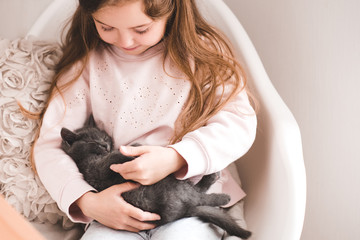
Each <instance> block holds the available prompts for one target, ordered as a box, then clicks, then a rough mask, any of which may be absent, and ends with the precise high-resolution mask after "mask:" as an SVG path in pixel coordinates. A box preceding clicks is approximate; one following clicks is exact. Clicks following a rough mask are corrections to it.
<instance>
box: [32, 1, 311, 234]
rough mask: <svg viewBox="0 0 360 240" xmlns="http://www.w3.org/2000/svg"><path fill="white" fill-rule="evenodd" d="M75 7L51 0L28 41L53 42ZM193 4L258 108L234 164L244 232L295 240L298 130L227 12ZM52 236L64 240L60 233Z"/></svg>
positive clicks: (299, 207) (299, 221)
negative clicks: (253, 133) (221, 41)
mask: <svg viewBox="0 0 360 240" xmlns="http://www.w3.org/2000/svg"><path fill="white" fill-rule="evenodd" d="M77 2H78V1H77V0H54V1H53V2H52V3H51V4H50V6H49V7H48V8H47V9H46V10H45V11H44V12H43V14H42V15H41V16H40V17H39V18H38V20H37V21H36V22H35V24H34V25H33V27H32V28H31V29H30V31H29V33H28V35H34V36H37V37H40V38H41V39H43V40H58V39H59V38H60V30H61V28H62V26H63V25H64V20H66V19H67V17H68V16H70V15H72V13H73V11H74V9H75V7H76V5H77ZM197 2H198V5H199V8H200V9H201V12H202V13H203V15H204V17H205V18H206V19H208V20H209V21H210V23H213V25H215V26H217V27H218V28H219V29H221V30H222V31H223V32H224V33H225V34H226V35H227V36H228V37H229V39H230V41H231V42H232V44H233V46H234V49H235V52H236V54H237V57H238V59H239V60H240V62H241V63H242V65H243V67H244V69H245V71H246V74H247V78H248V81H249V85H250V87H251V89H252V90H253V91H254V93H255V96H256V98H257V99H258V101H259V103H260V112H259V115H258V133H257V137H256V140H255V143H254V145H253V147H252V148H251V149H250V151H249V152H248V153H247V154H246V155H245V156H244V157H243V158H241V159H239V160H238V161H237V163H236V166H237V169H238V172H239V175H240V177H241V180H242V186H243V188H244V190H245V191H246V193H247V197H246V200H245V216H246V221H247V224H248V229H249V230H251V231H252V232H253V236H252V238H251V239H254V240H269V239H276V240H299V239H300V235H301V231H302V226H303V220H304V214H305V202H306V176H305V168H304V161H303V154H302V144H301V136H300V131H299V127H298V125H297V123H296V121H295V119H294V117H293V115H292V114H291V112H290V111H289V109H288V108H287V106H286V105H285V103H284V102H283V101H282V99H281V97H280V96H279V95H278V93H277V92H276V90H275V88H274V87H273V85H272V83H271V81H270V79H269V77H268V75H267V74H266V72H265V69H264V67H263V65H262V63H261V60H260V58H259V56H258V54H257V52H256V50H255V48H254V46H253V44H252V42H251V40H250V39H249V37H248V35H247V34H246V32H245V30H244V29H243V27H242V26H241V24H240V23H239V21H238V19H237V18H236V17H235V15H234V14H233V13H232V12H231V10H230V9H229V8H228V7H227V6H226V4H225V3H224V2H223V1H222V0H197ZM37 228H38V229H40V231H42V232H43V233H44V234H45V235H48V234H49V233H50V231H59V230H60V229H59V228H56V229H55V227H53V226H47V227H46V226H40V225H38V226H37ZM44 231H47V232H48V233H47V234H46V233H45V232H44ZM52 236H54V237H55V235H52ZM56 236H59V239H64V237H63V235H62V237H61V235H60V234H59V233H57V234H56ZM51 239H54V238H53V237H52V238H51Z"/></svg>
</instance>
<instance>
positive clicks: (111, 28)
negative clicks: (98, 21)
mask: <svg viewBox="0 0 360 240" xmlns="http://www.w3.org/2000/svg"><path fill="white" fill-rule="evenodd" d="M101 29H102V30H104V31H105V32H109V31H111V30H113V29H114V28H113V27H104V26H101Z"/></svg>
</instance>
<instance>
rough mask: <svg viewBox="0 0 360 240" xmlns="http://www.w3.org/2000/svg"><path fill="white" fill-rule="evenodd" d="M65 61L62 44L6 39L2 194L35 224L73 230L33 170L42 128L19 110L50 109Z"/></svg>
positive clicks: (1, 74)
mask: <svg viewBox="0 0 360 240" xmlns="http://www.w3.org/2000/svg"><path fill="white" fill-rule="evenodd" d="M60 56H61V50H60V47H59V45H58V44H56V43H49V42H43V41H38V40H35V39H16V40H13V41H10V40H7V39H1V38H0V118H1V119H0V194H2V195H3V196H4V197H5V199H6V200H7V201H8V202H9V203H10V204H11V205H12V206H14V207H15V208H16V209H17V211H18V212H20V213H21V214H22V215H23V216H25V217H26V218H27V219H28V220H29V221H36V222H51V223H53V224H55V223H57V222H59V221H61V222H62V225H63V227H64V228H68V227H71V226H72V223H71V222H70V220H69V219H68V218H67V217H66V215H65V214H64V213H63V212H61V211H60V210H59V209H58V207H57V205H56V203H55V201H54V200H53V199H52V198H51V197H50V195H49V194H48V192H47V191H46V189H45V188H44V186H43V185H42V183H41V182H40V180H39V178H38V177H37V176H36V175H35V174H34V172H33V171H32V169H31V166H30V162H29V155H30V148H31V144H32V143H33V141H34V137H35V134H36V130H37V128H38V126H39V122H38V120H31V119H28V118H26V117H25V116H24V115H23V114H22V113H21V112H20V108H19V106H18V102H20V103H21V105H22V106H23V107H24V108H25V109H27V110H30V111H32V112H40V111H41V110H42V109H43V108H44V106H45V101H46V99H47V96H48V93H49V92H48V91H49V87H50V84H51V80H52V77H53V75H54V66H55V63H56V62H57V61H58V60H59V57H60Z"/></svg>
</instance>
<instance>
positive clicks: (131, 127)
mask: <svg viewBox="0 0 360 240" xmlns="http://www.w3.org/2000/svg"><path fill="white" fill-rule="evenodd" d="M163 48H164V46H163V44H162V43H160V44H158V45H157V46H155V47H153V48H151V49H149V50H147V51H146V52H144V53H143V54H141V55H137V56H131V55H126V54H124V53H123V52H121V50H120V49H117V48H116V47H108V48H105V47H100V48H99V49H98V50H96V51H94V52H92V53H91V54H90V58H89V61H88V63H87V65H86V67H85V69H84V71H83V72H82V74H81V76H80V78H79V79H78V80H76V82H75V83H74V84H72V85H71V86H70V87H69V88H68V89H67V90H66V91H65V92H63V96H61V95H56V97H55V98H53V99H52V101H51V102H50V104H49V107H48V109H47V111H46V113H45V116H44V119H43V124H42V127H41V131H40V137H39V139H38V141H37V143H36V145H35V149H34V157H35V164H36V168H37V171H38V174H39V177H40V179H41V181H42V182H43V184H44V186H45V187H46V189H47V190H48V191H49V193H50V195H51V196H52V198H53V199H54V200H55V201H56V202H57V203H58V205H59V207H60V209H61V210H62V211H64V212H65V213H67V215H68V216H69V217H70V219H71V220H72V221H74V222H83V223H86V222H89V221H91V219H89V218H87V217H85V216H84V215H83V214H82V213H81V211H76V210H73V209H76V208H70V206H71V205H72V204H73V203H74V202H75V201H76V200H77V199H78V198H79V197H81V196H82V195H83V194H84V193H86V192H88V191H91V190H94V189H93V188H92V187H91V186H90V185H89V184H88V183H87V182H85V181H84V179H83V177H82V175H81V174H80V173H79V171H78V169H77V167H76V165H75V163H74V161H73V160H72V159H71V158H70V157H68V156H67V155H66V154H65V153H64V152H63V151H62V150H61V149H60V144H61V136H60V130H61V128H62V127H67V128H69V129H71V130H75V129H77V128H80V127H82V126H83V125H84V123H85V121H86V119H87V118H88V116H89V115H90V113H93V115H94V118H95V121H96V123H97V125H98V126H99V127H100V128H103V129H104V130H105V131H107V132H108V133H109V134H110V135H111V136H112V137H113V138H114V144H115V147H119V146H121V145H129V144H132V143H139V144H142V145H160V146H168V143H169V139H170V137H171V136H172V134H173V131H174V124H175V121H176V119H177V117H178V116H179V114H180V112H181V110H182V107H183V105H184V103H185V101H186V99H187V97H188V94H189V90H190V83H189V82H188V81H187V80H186V78H185V76H184V75H183V74H182V73H181V72H180V71H179V70H178V69H177V68H176V67H175V66H174V65H173V64H171V63H170V61H169V60H167V61H166V62H165V68H166V71H164V68H163V54H162V53H163ZM78 69H79V65H74V67H73V68H72V69H71V70H70V71H69V72H68V73H67V74H65V75H64V76H63V77H62V79H61V80H60V83H59V84H60V85H61V84H64V83H66V82H68V81H70V80H72V78H73V76H75V74H76V73H77V71H78ZM255 132H256V116H255V114H254V111H253V109H252V107H251V106H250V103H249V101H248V98H247V95H246V93H245V92H244V91H243V92H241V93H240V94H239V95H238V96H237V97H236V98H235V99H234V100H233V101H232V102H229V103H228V104H227V105H226V107H225V108H224V109H222V110H221V111H220V112H219V113H218V114H216V115H215V116H214V117H212V118H211V119H210V120H209V121H208V123H207V125H206V126H204V127H201V128H199V129H197V130H195V131H193V132H190V133H188V134H187V135H186V136H185V137H184V138H183V139H182V141H180V142H178V143H176V144H174V145H171V146H170V147H172V148H174V149H175V150H176V151H177V152H178V153H179V154H180V155H182V156H183V157H184V159H185V161H186V162H187V164H188V169H187V172H186V173H185V176H184V177H183V179H187V178H194V179H196V178H197V177H198V178H199V176H201V175H204V174H210V173H214V172H217V171H221V170H223V169H225V168H226V167H227V166H228V165H229V164H230V163H231V162H233V161H235V160H236V159H238V158H239V157H241V156H242V155H244V154H245V153H246V152H247V151H248V149H249V148H250V146H251V145H252V143H253V141H254V138H255ZM210 190H211V191H212V192H224V193H227V194H229V195H230V196H231V202H230V203H229V205H231V204H234V203H236V202H237V201H238V200H240V199H241V198H243V197H244V195H245V194H244V193H243V191H242V190H241V188H240V187H239V186H238V184H236V182H235V181H234V179H233V178H232V177H231V175H230V174H229V172H228V171H226V170H224V171H222V173H221V177H220V179H219V180H218V181H217V182H216V183H215V184H214V185H213V186H212V188H211V189H210Z"/></svg>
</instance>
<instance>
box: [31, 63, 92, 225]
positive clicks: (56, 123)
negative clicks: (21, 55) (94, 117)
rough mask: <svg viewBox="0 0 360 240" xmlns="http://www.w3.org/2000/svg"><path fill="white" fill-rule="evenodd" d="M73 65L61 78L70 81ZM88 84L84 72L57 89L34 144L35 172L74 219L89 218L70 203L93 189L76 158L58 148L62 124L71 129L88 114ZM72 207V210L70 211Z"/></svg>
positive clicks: (82, 121) (80, 220) (83, 120)
mask: <svg viewBox="0 0 360 240" xmlns="http://www.w3.org/2000/svg"><path fill="white" fill-rule="evenodd" d="M77 69H78V66H77V67H76V66H74V67H73V68H72V69H71V70H70V71H69V72H67V73H66V74H65V75H63V77H62V78H61V82H66V81H70V80H72V79H73V76H76V73H77V72H76V71H77ZM88 92H89V86H88V83H87V82H86V81H85V78H84V77H83V75H81V76H80V78H79V79H78V80H76V81H75V82H74V83H72V84H71V85H70V87H68V88H67V89H66V90H65V91H62V92H61V94H58V93H56V95H55V97H53V98H52V99H51V100H50V102H49V105H48V108H47V110H46V112H45V114H44V118H43V122H42V126H41V129H40V135H39V138H38V140H37V141H36V143H35V146H34V160H35V166H36V170H37V173H38V176H39V178H40V180H41V182H42V183H43V184H44V186H45V188H46V189H47V190H48V192H49V194H50V195H51V197H52V198H53V199H54V200H55V201H56V202H57V204H58V206H59V208H60V209H61V210H62V211H63V212H65V213H66V214H67V215H68V216H69V218H70V219H71V220H72V221H73V222H83V223H86V222H89V221H90V220H91V219H89V218H87V217H85V215H83V214H82V212H81V211H79V209H77V208H76V207H74V206H72V207H71V205H72V204H73V203H74V202H75V201H76V200H77V199H78V198H79V197H81V196H82V195H83V194H84V193H86V192H88V191H92V190H94V188H92V187H91V186H90V185H89V184H88V183H87V182H86V181H85V180H84V179H83V177H82V174H81V173H80V172H79V170H78V168H77V166H76V164H75V162H74V161H73V160H72V159H71V158H70V157H69V156H68V155H67V154H66V153H65V152H63V151H62V150H61V148H60V146H61V141H62V139H61V136H60V131H61V128H62V127H66V128H69V129H70V130H74V129H77V128H80V127H81V126H83V125H84V122H85V120H86V119H87V117H88V116H89V115H90V98H89V93H88ZM71 209H73V210H74V211H73V212H71Z"/></svg>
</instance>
